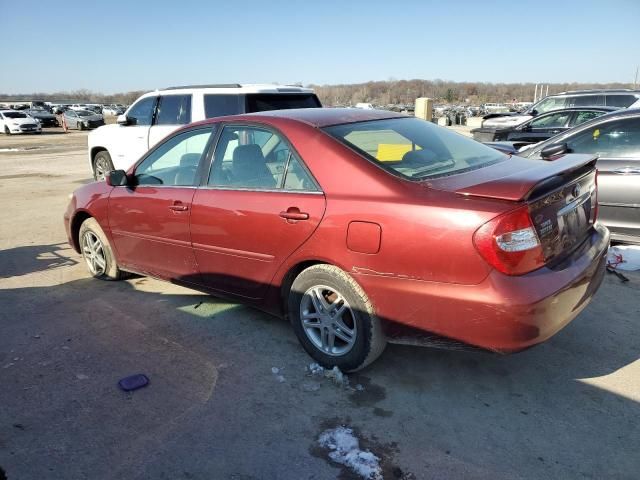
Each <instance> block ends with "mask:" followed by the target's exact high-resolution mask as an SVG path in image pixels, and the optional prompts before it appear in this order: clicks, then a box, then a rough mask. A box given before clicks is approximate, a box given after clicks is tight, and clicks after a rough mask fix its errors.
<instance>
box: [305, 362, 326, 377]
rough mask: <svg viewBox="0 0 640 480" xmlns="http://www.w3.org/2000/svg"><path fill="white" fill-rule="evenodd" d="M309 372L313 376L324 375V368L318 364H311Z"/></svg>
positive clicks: (308, 368)
mask: <svg viewBox="0 0 640 480" xmlns="http://www.w3.org/2000/svg"><path fill="white" fill-rule="evenodd" d="M307 370H309V373H310V374H311V375H322V374H323V373H324V368H323V367H322V366H321V365H320V364H318V363H311V364H309V366H308V367H307Z"/></svg>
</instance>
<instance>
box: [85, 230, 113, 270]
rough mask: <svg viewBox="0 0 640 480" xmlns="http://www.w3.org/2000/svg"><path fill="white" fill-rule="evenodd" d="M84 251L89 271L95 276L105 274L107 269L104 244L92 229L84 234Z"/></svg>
mask: <svg viewBox="0 0 640 480" xmlns="http://www.w3.org/2000/svg"><path fill="white" fill-rule="evenodd" d="M82 253H83V256H84V259H85V261H86V262H87V267H88V268H89V271H90V272H91V273H92V274H93V275H95V276H100V275H104V273H105V272H106V269H107V259H106V256H105V252H104V246H103V245H102V242H101V241H100V239H99V238H98V236H97V235H96V234H95V233H93V232H92V231H87V232H85V234H84V235H83V236H82Z"/></svg>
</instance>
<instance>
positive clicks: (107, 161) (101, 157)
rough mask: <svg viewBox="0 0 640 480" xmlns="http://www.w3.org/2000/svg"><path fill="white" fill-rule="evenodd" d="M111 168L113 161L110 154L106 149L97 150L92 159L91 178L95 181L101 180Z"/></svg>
mask: <svg viewBox="0 0 640 480" xmlns="http://www.w3.org/2000/svg"><path fill="white" fill-rule="evenodd" d="M112 170H113V163H112V162H111V155H109V152H107V151H106V150H103V151H102V152H98V153H97V154H96V156H95V158H94V159H93V178H95V179H96V181H102V180H104V179H105V178H106V177H107V174H108V173H109V172H111V171H112Z"/></svg>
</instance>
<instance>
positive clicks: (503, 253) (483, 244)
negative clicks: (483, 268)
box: [473, 205, 544, 275]
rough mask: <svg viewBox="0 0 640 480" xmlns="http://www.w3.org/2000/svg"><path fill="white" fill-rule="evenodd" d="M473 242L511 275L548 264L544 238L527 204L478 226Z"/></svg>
mask: <svg viewBox="0 0 640 480" xmlns="http://www.w3.org/2000/svg"><path fill="white" fill-rule="evenodd" d="M473 243H474V245H475V246H476V249H477V250H478V252H479V253H480V255H482V258H484V259H485V260H486V261H487V262H488V263H489V264H490V265H491V266H493V267H494V268H495V269H496V270H498V271H500V272H502V273H505V274H507V275H522V274H524V273H528V272H531V271H533V270H536V269H538V268H540V267H542V266H543V265H544V254H543V252H542V247H541V245H540V240H539V239H538V234H537V233H536V230H535V228H534V226H533V222H532V221H531V217H530V216H529V208H528V207H527V206H526V205H525V206H522V207H520V208H517V209H516V210H512V211H510V212H507V213H505V214H503V215H500V216H498V217H496V218H494V219H493V220H490V221H489V222H487V223H485V224H484V225H483V226H481V227H480V228H479V229H478V230H476V233H475V234H474V235H473Z"/></svg>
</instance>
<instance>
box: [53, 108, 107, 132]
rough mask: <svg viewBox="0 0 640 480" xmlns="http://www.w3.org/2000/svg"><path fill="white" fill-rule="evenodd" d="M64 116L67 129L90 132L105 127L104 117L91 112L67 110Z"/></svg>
mask: <svg viewBox="0 0 640 480" xmlns="http://www.w3.org/2000/svg"><path fill="white" fill-rule="evenodd" d="M63 115H64V119H65V121H66V122H67V128H77V129H78V130H89V129H92V128H98V127H101V126H102V125H104V117H103V116H102V115H100V114H98V113H94V112H90V111H89V110H66V111H65V112H64V114H63Z"/></svg>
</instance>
